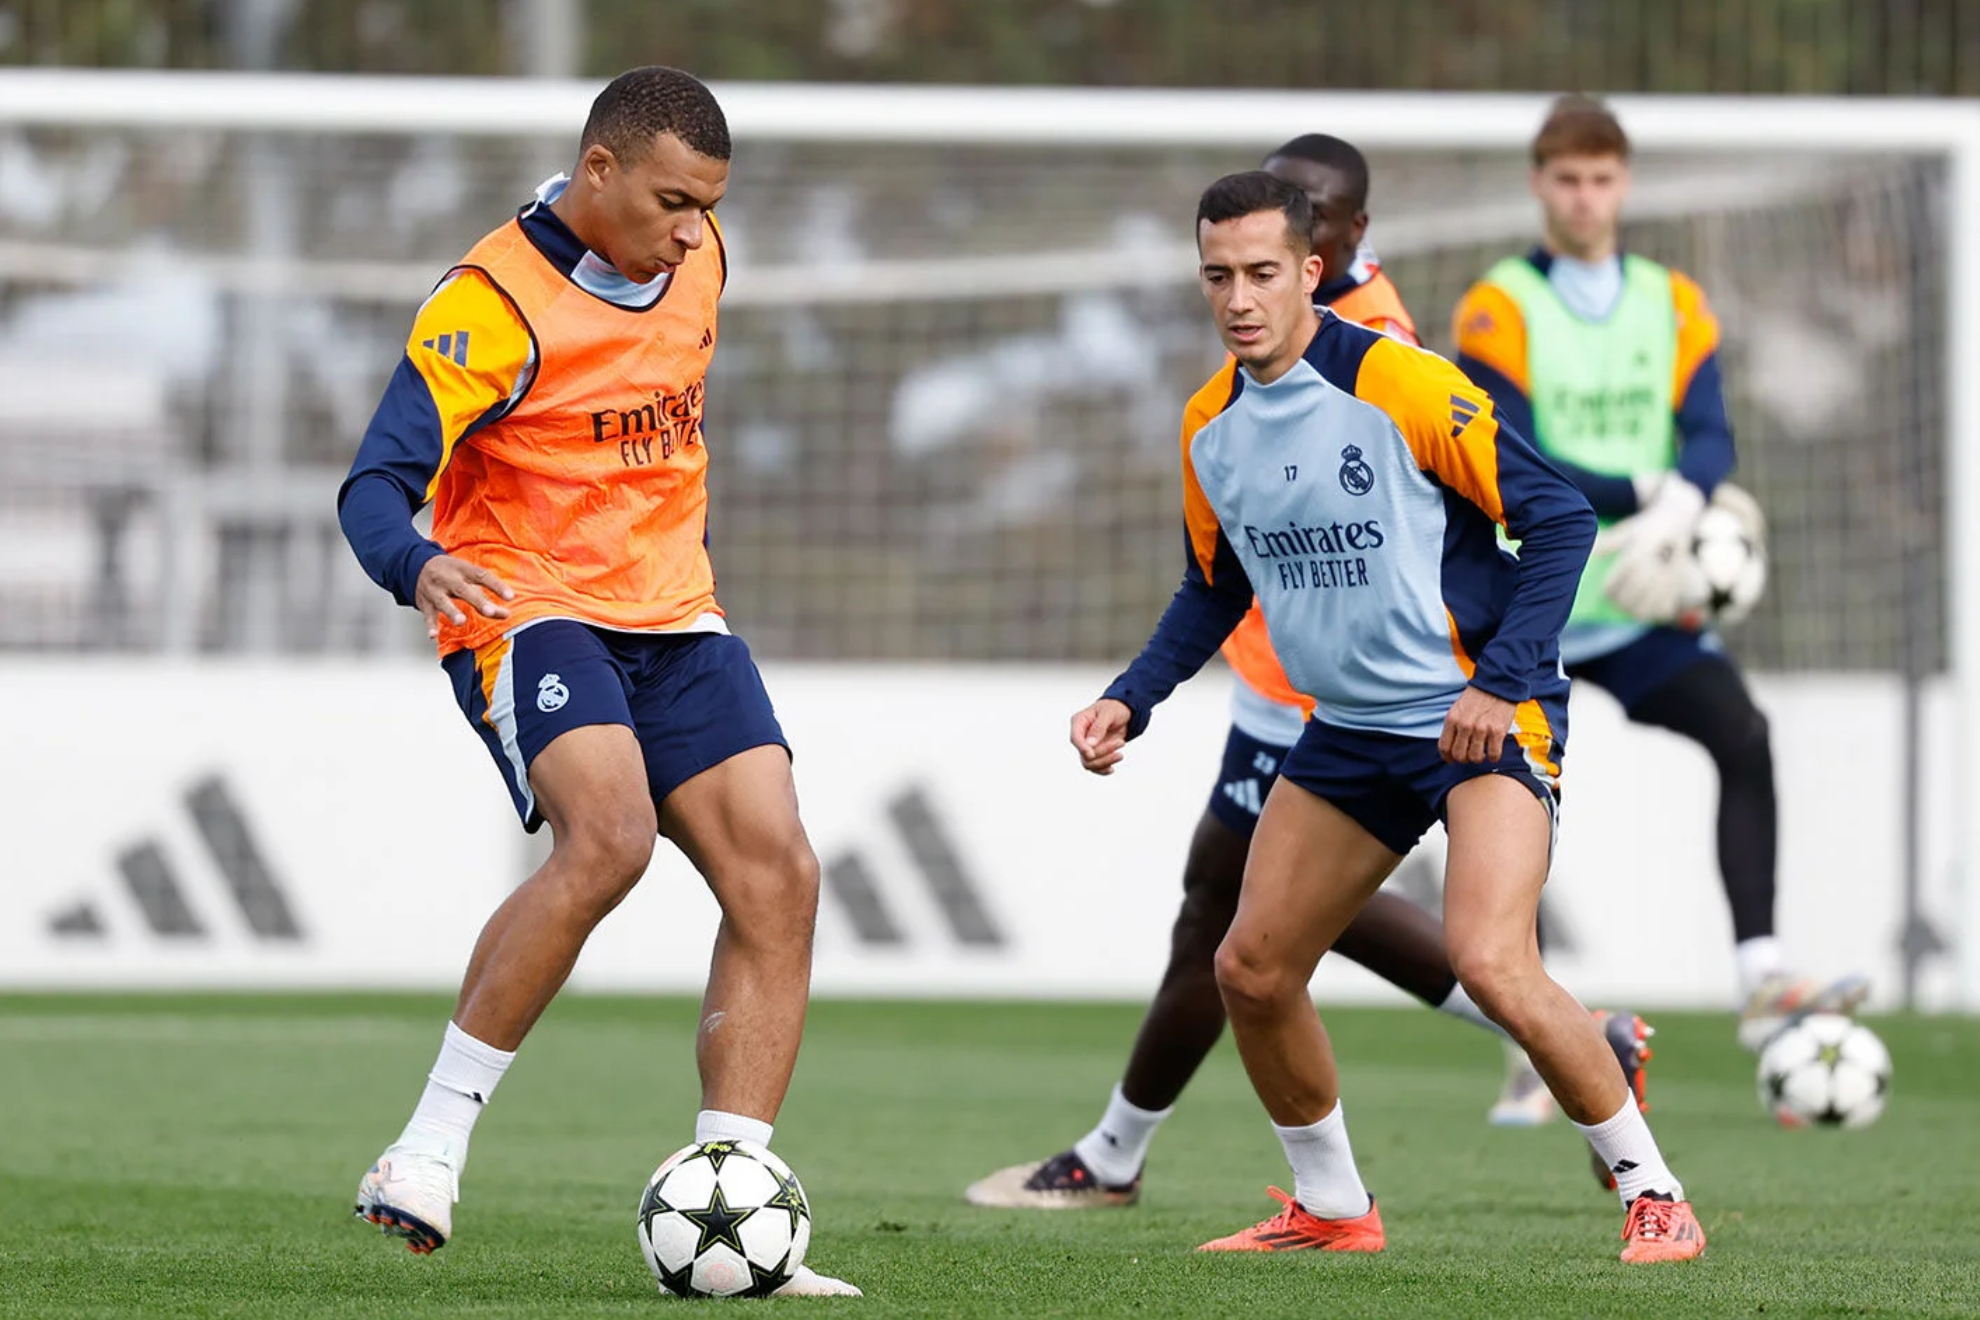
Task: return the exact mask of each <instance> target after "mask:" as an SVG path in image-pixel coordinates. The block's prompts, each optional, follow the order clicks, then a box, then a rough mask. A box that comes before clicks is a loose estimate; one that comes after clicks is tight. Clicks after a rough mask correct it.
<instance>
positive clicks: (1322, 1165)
mask: <svg viewBox="0 0 1980 1320" xmlns="http://www.w3.org/2000/svg"><path fill="white" fill-rule="evenodd" d="M1272 1130H1273V1131H1274V1132H1276V1133H1278V1134H1279V1144H1280V1145H1282V1146H1284V1147H1285V1148H1286V1162H1287V1163H1289V1164H1291V1165H1292V1171H1293V1197H1294V1199H1295V1200H1297V1201H1298V1202H1299V1204H1300V1206H1301V1208H1302V1209H1304V1210H1305V1211H1306V1212H1307V1213H1308V1214H1311V1215H1317V1216H1318V1217H1320V1218H1321V1219H1359V1218H1360V1217H1361V1216H1363V1215H1365V1214H1367V1213H1368V1208H1369V1207H1370V1206H1371V1205H1373V1204H1374V1199H1373V1198H1372V1197H1370V1196H1369V1195H1368V1189H1367V1188H1366V1187H1364V1186H1362V1183H1361V1173H1360V1171H1359V1170H1357V1169H1356V1168H1355V1167H1354V1151H1353V1150H1351V1149H1350V1148H1349V1147H1348V1135H1347V1123H1346V1121H1345V1120H1343V1119H1342V1118H1341V1106H1340V1102H1339V1101H1335V1102H1334V1112H1332V1113H1331V1114H1328V1115H1327V1116H1326V1117H1325V1118H1323V1119H1321V1120H1320V1121H1319V1122H1318V1123H1309V1124H1308V1125H1306V1126H1305V1127H1280V1126H1279V1125H1278V1124H1277V1123H1274V1124H1273V1125H1272Z"/></svg>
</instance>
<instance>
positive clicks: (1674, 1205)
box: [1622, 1192, 1705, 1265]
mask: <svg viewBox="0 0 1980 1320" xmlns="http://www.w3.org/2000/svg"><path fill="white" fill-rule="evenodd" d="M1622 1236H1623V1241H1624V1242H1626V1243H1628V1244H1629V1245H1628V1246H1626V1247H1624V1248H1623V1250H1622V1259H1623V1263H1624V1264H1626V1265H1649V1264H1654V1263H1656V1262H1657V1261H1665V1260H1690V1259H1691V1258H1692V1257H1693V1256H1697V1255H1700V1254H1701V1253H1703V1252H1704V1250H1705V1230H1704V1229H1703V1228H1701V1227H1699V1224H1698V1216H1697V1215H1694V1214H1693V1213H1691V1202H1689V1201H1673V1200H1671V1198H1670V1197H1668V1196H1663V1195H1660V1194H1658V1193H1656V1192H1645V1193H1644V1194H1643V1195H1641V1196H1639V1197H1637V1198H1636V1199H1635V1200H1634V1201H1631V1202H1630V1203H1629V1217H1628V1218H1627V1219H1625V1220H1623V1231H1622Z"/></svg>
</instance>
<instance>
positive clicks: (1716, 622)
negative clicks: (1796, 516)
mask: <svg viewBox="0 0 1980 1320" xmlns="http://www.w3.org/2000/svg"><path fill="white" fill-rule="evenodd" d="M1683 573H1684V581H1683V586H1682V588H1681V590H1680V592H1679V596H1678V618H1677V622H1678V626H1680V627H1683V628H1689V629H1691V630H1692V631H1694V632H1696V631H1699V630H1700V629H1704V628H1711V627H1717V626H1720V625H1723V624H1733V623H1738V622H1739V621H1740V620H1742V619H1744V618H1745V617H1746V616H1747V615H1749V614H1751V613H1752V612H1753V607H1754V606H1755V605H1758V604H1759V603H1760V596H1761V594H1762V593H1763V592H1765V591H1766V589H1767V546H1766V521H1765V519H1764V518H1763V517H1762V516H1761V513H1760V506H1759V504H1758V503H1757V502H1755V500H1754V499H1753V497H1752V496H1751V495H1748V494H1747V493H1746V492H1745V491H1743V490H1741V489H1739V488H1738V487H1737V486H1734V485H1731V484H1730V483H1727V484H1723V485H1721V486H1720V487H1719V488H1718V489H1717V490H1715V491H1714V492H1713V493H1712V502H1711V503H1710V504H1709V505H1707V506H1706V508H1705V511H1704V512H1703V513H1701V514H1699V515H1698V522H1697V523H1696V524H1695V525H1694V526H1693V528H1692V531H1691V554H1690V556H1689V558H1688V559H1687V560H1686V562H1685V564H1684V566H1683Z"/></svg>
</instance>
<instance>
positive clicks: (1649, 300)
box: [1485, 256, 1677, 623]
mask: <svg viewBox="0 0 1980 1320" xmlns="http://www.w3.org/2000/svg"><path fill="white" fill-rule="evenodd" d="M1622 260H1623V292H1622V297H1621V299H1620V300H1618V302H1617V303H1616V308H1615V310H1614V311H1613V312H1611V313H1610V314H1609V318H1608V319H1607V320H1606V321H1585V320H1583V319H1582V318H1581V317H1579V316H1577V315H1575V314H1574V312H1572V311H1571V310H1569V308H1568V306H1567V304H1566V303H1564V302H1562V301H1561V298H1560V295H1559V294H1558V293H1556V292H1555V291H1554V286H1553V285H1552V284H1551V283H1550V282H1549V281H1548V279H1547V277H1546V276H1545V275H1542V274H1541V273H1540V272H1539V271H1538V270H1536V269H1534V267H1533V264H1532V263H1531V262H1529V261H1527V260H1525V259H1524V258H1520V257H1513V258H1508V259H1507V260H1505V261H1502V262H1500V263H1499V264H1498V265H1496V266H1494V267H1493V268H1492V269H1491V271H1490V272H1489V273H1487V274H1486V276H1485V279H1486V281H1487V282H1488V283H1491V284H1495V285H1497V286H1498V287H1499V288H1501V289H1503V290H1504V291H1505V292H1506V294H1507V295H1508V296H1509V297H1511V298H1512V300H1513V302H1514V303H1516V304H1517V305H1518V307H1519V310H1520V314H1521V316H1523V317H1524V318H1525V321H1526V370H1527V388H1528V392H1529V395H1530V397H1531V398H1532V400H1533V428H1534V430H1535V431H1536V432H1538V434H1536V435H1534V436H1533V437H1531V438H1532V440H1533V443H1534V444H1536V445H1538V446H1539V447H1540V452H1541V453H1543V454H1548V455H1551V456H1553V457H1556V458H1561V459H1565V460H1566V461H1567V462H1570V463H1573V464H1575V465H1576V466H1578V467H1585V468H1587V469H1589V470H1590V471H1593V472H1600V473H1603V474H1605V475H1608V476H1617V477H1634V476H1638V475H1640V474H1642V473H1646V472H1668V471H1670V470H1671V469H1672V468H1674V467H1676V466H1677V426H1676V422H1675V419H1674V418H1673V416H1672V402H1671V382H1672V380H1673V378H1674V377H1675V375H1676V372H1677V305H1676V302H1675V300H1674V299H1673V297H1672V293H1671V273H1670V271H1668V270H1667V269H1665V268H1664V267H1662V266H1660V265H1658V264H1657V263H1656V262H1654V261H1649V260H1646V259H1644V258H1642V257H1635V256H1625V257H1624V258H1623V259H1622ZM1608 521H1610V520H1606V519H1605V520H1604V525H1605V526H1606V525H1607V523H1608ZM1614 567H1615V556H1614V554H1610V553H1601V554H1594V555H1590V556H1589V558H1588V568H1587V570H1586V571H1584V572H1583V573H1582V575H1581V585H1580V587H1579V588H1578V589H1577V590H1576V591H1575V596H1574V612H1573V613H1572V614H1571V615H1570V616H1569V622H1570V623H1628V622H1634V620H1633V619H1631V617H1630V616H1629V615H1628V614H1626V613H1624V612H1623V611H1622V610H1621V609H1619V608H1617V607H1616V606H1615V605H1614V604H1613V603H1611V602H1610V600H1609V598H1608V597H1607V596H1605V595H1603V594H1602V588H1603V585H1604V584H1605V583H1607V581H1608V580H1609V573H1610V571H1611V570H1612V569H1613V568H1614Z"/></svg>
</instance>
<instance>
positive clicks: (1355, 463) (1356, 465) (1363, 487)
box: [1341, 445, 1375, 495]
mask: <svg viewBox="0 0 1980 1320" xmlns="http://www.w3.org/2000/svg"><path fill="white" fill-rule="evenodd" d="M1341 489H1342V490H1344V491H1346V492H1347V493H1348V494H1350V495H1366V494H1367V493H1368V492H1369V491H1371V490H1374V489H1375V469H1374V468H1371V467H1369V466H1368V464H1366V463H1364V462H1363V461H1362V458H1361V450H1360V448H1359V447H1358V446H1356V445H1349V446H1348V447H1347V448H1345V449H1343V450H1341Z"/></svg>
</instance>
